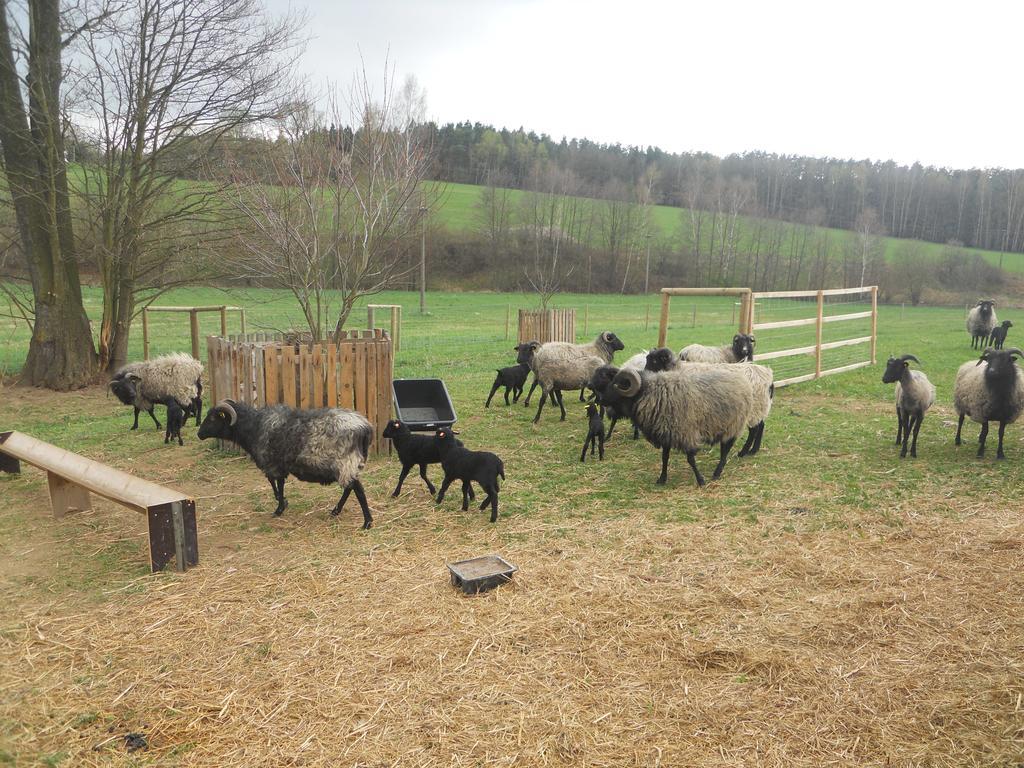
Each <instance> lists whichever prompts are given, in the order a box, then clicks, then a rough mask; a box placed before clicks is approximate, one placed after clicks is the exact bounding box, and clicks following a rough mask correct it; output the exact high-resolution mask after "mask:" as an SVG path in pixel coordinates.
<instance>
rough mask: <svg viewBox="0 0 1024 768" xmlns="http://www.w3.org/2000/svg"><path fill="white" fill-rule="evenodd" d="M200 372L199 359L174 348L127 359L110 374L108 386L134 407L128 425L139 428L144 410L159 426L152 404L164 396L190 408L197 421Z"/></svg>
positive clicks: (199, 409)
mask: <svg viewBox="0 0 1024 768" xmlns="http://www.w3.org/2000/svg"><path fill="white" fill-rule="evenodd" d="M202 375H203V364H202V363H200V362H199V361H198V360H196V359H195V358H194V357H192V356H191V355H187V354H185V353H184V352H175V353H172V354H169V355H162V356H160V357H156V358H154V359H152V360H144V361H142V362H139V363H129V364H128V365H126V366H124V367H123V368H121V369H120V370H119V371H118V372H117V373H116V374H114V378H113V380H112V381H111V382H110V383H109V385H108V386H109V387H110V391H111V392H113V393H114V394H115V395H116V396H117V399H118V400H120V401H121V402H122V403H124V404H125V405H130V406H132V407H133V408H134V409H135V423H134V424H132V429H138V428H139V413H140V412H141V411H145V412H146V413H148V414H149V415H150V418H152V419H153V422H154V423H155V424H156V428H157V429H160V422H159V421H157V418H156V415H155V414H154V413H153V406H154V405H155V404H157V403H164V404H166V403H167V401H168V400H174V401H175V402H176V403H178V404H179V405H180V406H181V407H182V409H184V410H186V411H188V410H190V409H191V410H192V411H194V412H195V416H196V424H199V421H200V419H201V418H202V409H203V383H202Z"/></svg>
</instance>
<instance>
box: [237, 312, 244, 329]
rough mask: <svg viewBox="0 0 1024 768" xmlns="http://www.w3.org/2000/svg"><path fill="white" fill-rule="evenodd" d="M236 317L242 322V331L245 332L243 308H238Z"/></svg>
mask: <svg viewBox="0 0 1024 768" xmlns="http://www.w3.org/2000/svg"><path fill="white" fill-rule="evenodd" d="M238 319H239V321H240V322H241V324H242V333H245V310H244V309H240V310H238Z"/></svg>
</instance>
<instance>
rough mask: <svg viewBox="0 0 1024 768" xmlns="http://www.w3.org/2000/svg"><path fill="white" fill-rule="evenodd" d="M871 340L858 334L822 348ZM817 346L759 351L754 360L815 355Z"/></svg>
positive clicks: (830, 342)
mask: <svg viewBox="0 0 1024 768" xmlns="http://www.w3.org/2000/svg"><path fill="white" fill-rule="evenodd" d="M868 341H871V337H870V336H858V337H857V338H856V339H843V340H842V341H828V342H825V343H824V344H822V345H821V348H822V350H826V349H838V348H839V347H849V346H853V345H854V344H864V343H866V342H868ZM815 349H816V347H815V345H813V344H812V345H811V346H809V347H793V348H792V349H780V350H777V351H775V352H758V353H757V355H756V356H755V358H754V362H756V363H760V362H761V361H763V360H778V359H779V358H780V357H796V356H797V355H813V354H814V351H815Z"/></svg>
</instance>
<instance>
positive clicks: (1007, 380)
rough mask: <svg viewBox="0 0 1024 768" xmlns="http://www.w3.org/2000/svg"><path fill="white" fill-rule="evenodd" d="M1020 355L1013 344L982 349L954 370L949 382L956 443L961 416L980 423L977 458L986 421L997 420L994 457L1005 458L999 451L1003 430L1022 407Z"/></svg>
mask: <svg viewBox="0 0 1024 768" xmlns="http://www.w3.org/2000/svg"><path fill="white" fill-rule="evenodd" d="M1022 357H1024V352H1022V351H1021V350H1020V349H1018V348H1017V347H1010V348H1009V349H986V350H985V351H984V352H983V353H982V355H981V358H980V359H979V360H978V361H977V362H974V361H970V360H969V361H967V362H966V363H964V364H963V365H961V366H960V368H959V370H958V371H957V372H956V381H955V382H954V384H953V408H954V409H955V410H956V412H957V415H958V416H959V417H960V418H959V422H958V423H957V427H956V441H955V442H956V444H957V445H960V444H961V442H962V441H961V439H960V434H961V431H962V430H963V426H964V419H965V418H966V417H970V419H971V421H976V422H978V423H979V424H981V434H980V435H979V436H978V458H979V459H980V458H981V457H982V456H984V455H985V438H986V437H988V423H989V422H990V421H998V422H999V448H998V450H997V452H996V458H997V459H1005V458H1006V456H1005V454H1004V453H1003V432H1004V431H1005V430H1006V425H1007V424H1012V423H1013V422H1015V421H1016V420H1017V418H1018V417H1019V416H1020V414H1021V411H1022V410H1024V375H1022V374H1021V369H1020V367H1019V366H1018V365H1017V360H1018V359H1019V358H1022Z"/></svg>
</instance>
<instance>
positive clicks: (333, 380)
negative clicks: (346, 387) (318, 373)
mask: <svg viewBox="0 0 1024 768" xmlns="http://www.w3.org/2000/svg"><path fill="white" fill-rule="evenodd" d="M326 353H327V362H326V363H325V364H324V365H325V367H326V369H327V370H326V371H325V373H326V374H327V407H328V408H337V407H338V345H337V344H335V343H334V342H330V341H329V342H327V344H326Z"/></svg>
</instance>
